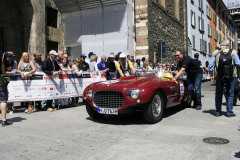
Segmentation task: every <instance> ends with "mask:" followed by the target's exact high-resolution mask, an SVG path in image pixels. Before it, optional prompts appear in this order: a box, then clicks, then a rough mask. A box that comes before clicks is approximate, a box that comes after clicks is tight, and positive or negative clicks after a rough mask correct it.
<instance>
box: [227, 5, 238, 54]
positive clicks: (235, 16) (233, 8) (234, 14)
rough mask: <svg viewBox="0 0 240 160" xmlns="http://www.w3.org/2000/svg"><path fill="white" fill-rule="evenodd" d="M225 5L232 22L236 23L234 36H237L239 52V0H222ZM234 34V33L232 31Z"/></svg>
mask: <svg viewBox="0 0 240 160" xmlns="http://www.w3.org/2000/svg"><path fill="white" fill-rule="evenodd" d="M223 2H224V3H225V5H226V7H227V8H228V10H229V12H230V14H231V15H232V18H233V20H234V22H235V23H236V25H237V32H236V34H237V35H236V34H235V37H237V41H238V42H237V43H238V53H240V1H239V0H223ZM233 34H234V33H233Z"/></svg>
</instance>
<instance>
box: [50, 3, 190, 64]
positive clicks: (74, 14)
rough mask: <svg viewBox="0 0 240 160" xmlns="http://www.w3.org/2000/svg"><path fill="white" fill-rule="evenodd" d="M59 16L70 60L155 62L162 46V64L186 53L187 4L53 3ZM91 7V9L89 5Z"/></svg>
mask: <svg viewBox="0 0 240 160" xmlns="http://www.w3.org/2000/svg"><path fill="white" fill-rule="evenodd" d="M54 1H55V3H56V5H57V7H58V9H59V10H60V12H61V13H62V22H63V29H64V33H65V38H66V46H67V47H68V48H69V49H68V51H70V52H71V55H72V58H74V57H77V56H79V54H81V53H83V54H88V53H89V52H91V51H93V52H94V53H96V54H97V55H98V56H101V55H109V53H110V52H112V51H113V52H115V53H118V52H126V53H127V54H135V56H136V58H142V57H146V59H147V60H150V61H152V62H153V61H154V52H155V53H157V54H156V59H155V60H157V59H158V58H160V56H159V54H158V53H159V43H164V47H163V49H164V48H165V50H164V51H163V52H164V53H165V55H166V57H165V58H163V59H162V60H163V61H164V62H166V61H170V62H173V61H174V60H175V58H174V56H173V53H174V52H175V51H176V50H177V49H181V50H183V51H184V53H185V51H186V50H187V29H186V28H187V27H186V24H187V23H186V22H187V18H186V16H187V14H186V0H174V1H167V0H166V1H165V0H89V1H88V3H86V2H83V1H78V3H74V1H73V0H66V1H58V0H54ZM89 4H91V5H89Z"/></svg>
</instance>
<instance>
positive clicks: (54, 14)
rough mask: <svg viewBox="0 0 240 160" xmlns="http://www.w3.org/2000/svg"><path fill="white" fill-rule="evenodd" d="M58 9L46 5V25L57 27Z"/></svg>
mask: <svg viewBox="0 0 240 160" xmlns="http://www.w3.org/2000/svg"><path fill="white" fill-rule="evenodd" d="M57 18H58V11H57V10H56V9H53V8H50V7H47V26H51V27H54V28H57Z"/></svg>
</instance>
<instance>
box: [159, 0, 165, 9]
mask: <svg viewBox="0 0 240 160" xmlns="http://www.w3.org/2000/svg"><path fill="white" fill-rule="evenodd" d="M158 4H159V6H162V7H163V8H166V2H165V0H158Z"/></svg>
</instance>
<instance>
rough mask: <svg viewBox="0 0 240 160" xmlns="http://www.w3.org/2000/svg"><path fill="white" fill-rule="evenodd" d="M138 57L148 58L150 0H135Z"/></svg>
mask: <svg viewBox="0 0 240 160" xmlns="http://www.w3.org/2000/svg"><path fill="white" fill-rule="evenodd" d="M135 27H136V58H142V57H146V58H147V59H148V55H149V54H148V48H149V45H148V0H135Z"/></svg>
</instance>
